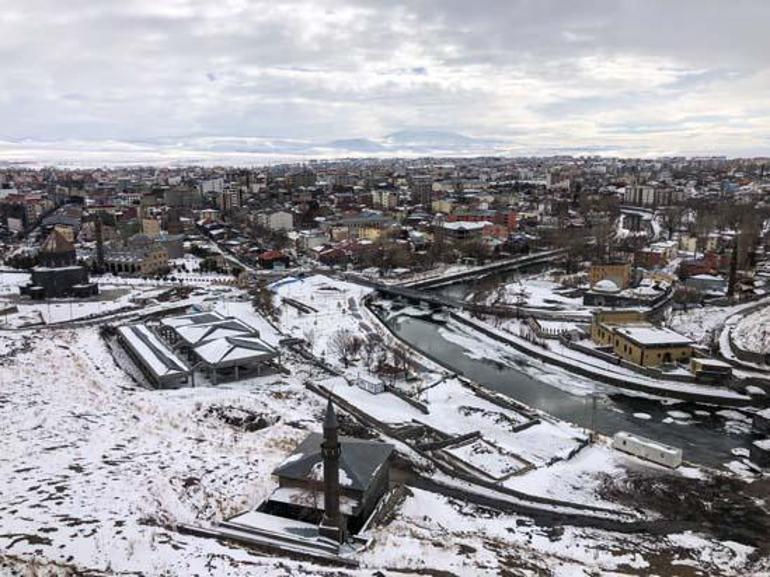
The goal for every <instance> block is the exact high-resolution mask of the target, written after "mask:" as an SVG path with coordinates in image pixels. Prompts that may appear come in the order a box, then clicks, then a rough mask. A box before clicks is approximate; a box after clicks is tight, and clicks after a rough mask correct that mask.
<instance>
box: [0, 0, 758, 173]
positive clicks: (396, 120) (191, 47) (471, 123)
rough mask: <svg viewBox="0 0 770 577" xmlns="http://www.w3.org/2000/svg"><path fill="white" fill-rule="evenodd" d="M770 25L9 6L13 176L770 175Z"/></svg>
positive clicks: (4, 89) (574, 1)
mask: <svg viewBox="0 0 770 577" xmlns="http://www.w3.org/2000/svg"><path fill="white" fill-rule="evenodd" d="M768 22H770V2H768V1H767V0H751V1H750V0H722V1H716V0H713V1H710V0H675V1H674V0H664V1H654V0H638V1H624V0H594V1H590V0H562V1H545V0H499V1H489V0H473V1H470V0H416V1H410V2H398V1H382V2H375V1H366V0H344V1H324V0H320V1H319V0H308V1H293V0H289V1H287V0H281V1H273V2H255V1H246V0H120V1H113V0H66V1H61V0H0V63H2V64H0V67H1V68H0V71H1V72H2V78H1V81H0V159H28V158H29V159H36V158H42V157H46V155H48V157H50V158H53V157H56V155H60V156H61V157H62V158H63V157H67V156H69V157H77V156H82V157H86V158H91V159H93V160H94V161H99V160H104V161H108V160H109V159H110V158H116V157H117V156H120V155H124V156H126V155H129V156H130V155H135V156H137V157H143V158H145V159H147V160H152V161H154V160H163V159H168V158H172V157H173V158H176V157H178V158H180V159H189V160H195V159H198V158H202V157H204V156H212V155H213V156H217V155H220V156H221V157H222V158H224V157H225V156H224V155H229V156H227V158H235V159H237V158H239V155H244V156H243V158H247V157H248V155H255V154H265V155H269V154H275V155H278V156H281V155H283V156H288V155H293V154H313V155H334V154H348V153H351V152H357V151H358V152H370V153H371V152H374V153H381V154H393V153H397V152H399V151H402V152H403V151H405V152H410V151H411V152H413V153H417V152H422V151H424V150H428V149H435V150H439V151H443V152H446V153H453V152H455V153H463V152H466V153H479V152H481V151H488V152H494V153H507V154H514V155H519V154H536V153H558V152H560V151H562V150H564V151H578V152H579V151H595V150H599V151H603V152H605V153H615V154H622V155H645V156H649V155H659V154H727V155H732V156H745V155H752V156H754V155H769V154H770V36H769V35H768V32H767V30H768ZM403 131H410V133H409V134H408V135H404V134H396V135H395V136H394V137H393V138H391V139H387V138H386V137H387V135H391V134H393V133H399V132H403ZM422 131H443V132H454V133H460V134H463V135H466V136H468V137H471V138H469V139H466V140H463V139H452V138H449V137H448V136H447V135H441V134H436V133H435V132H433V133H430V134H427V135H424V137H423V141H424V142H421V143H419V146H418V145H416V144H415V140H419V139H420V135H418V134H415V133H416V132H422ZM354 139H355V140H354ZM363 139H368V140H367V141H364V140H363ZM338 141H343V142H338ZM369 141H372V142H369ZM433 141H435V142H433ZM116 155H117V156H116Z"/></svg>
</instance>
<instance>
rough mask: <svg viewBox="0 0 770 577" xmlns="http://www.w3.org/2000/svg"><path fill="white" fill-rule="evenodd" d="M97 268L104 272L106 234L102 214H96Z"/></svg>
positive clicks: (98, 270)
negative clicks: (103, 228) (103, 230)
mask: <svg viewBox="0 0 770 577" xmlns="http://www.w3.org/2000/svg"><path fill="white" fill-rule="evenodd" d="M95 226H96V270H97V272H99V273H103V272H104V234H103V232H102V219H101V215H99V214H97V215H96V223H95Z"/></svg>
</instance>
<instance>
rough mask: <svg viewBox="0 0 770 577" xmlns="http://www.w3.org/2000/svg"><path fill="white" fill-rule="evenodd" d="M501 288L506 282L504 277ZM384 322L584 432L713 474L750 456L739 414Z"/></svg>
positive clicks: (427, 327) (433, 326) (422, 324)
mask: <svg viewBox="0 0 770 577" xmlns="http://www.w3.org/2000/svg"><path fill="white" fill-rule="evenodd" d="M500 280H501V281H505V280H506V277H505V276H504V275H501V277H500ZM484 284H485V285H487V286H489V285H488V284H487V283H484ZM474 286H476V283H472V284H469V285H465V284H462V283H461V284H457V285H452V286H451V287H446V288H444V289H441V291H442V292H447V293H450V294H452V296H454V297H460V298H461V297H462V296H463V295H464V294H467V293H468V292H470V291H472V290H473V287H474ZM397 310H398V308H397V307H396V308H393V309H391V312H393V311H397ZM386 316H387V315H382V317H383V320H384V321H385V322H386V323H387V324H388V326H390V328H391V329H392V330H393V331H394V332H395V333H396V334H397V335H398V336H399V337H401V338H402V339H403V340H405V341H406V342H408V343H409V344H411V345H412V346H413V347H414V348H416V349H418V350H420V351H422V352H424V353H426V354H427V355H428V356H430V357H432V358H434V359H435V360H437V361H438V362H440V363H441V364H443V365H444V366H446V367H448V368H450V369H451V370H453V371H455V372H457V373H458V374H461V375H464V376H465V377H467V378H469V379H471V380H473V381H475V382H477V383H479V384H481V385H484V386H486V387H488V388H490V389H493V390H495V391H499V392H500V393H503V394H505V395H507V396H509V397H511V398H513V399H516V400H518V401H521V402H523V403H525V404H527V405H529V406H531V407H535V408H537V409H540V410H543V411H545V412H547V413H549V414H551V415H554V416H556V417H558V418H561V419H564V420H566V421H570V422H572V423H575V424H577V425H579V426H581V427H587V428H591V427H592V428H593V429H595V430H597V431H599V432H601V433H604V434H606V435H612V434H614V433H616V432H617V431H621V430H622V431H628V432H631V433H635V434H638V435H642V436H645V437H648V438H650V439H655V440H657V441H660V442H663V443H666V444H669V445H673V446H676V447H679V448H681V449H682V452H683V457H684V459H686V460H689V461H693V462H696V463H700V464H703V465H707V466H711V467H719V466H720V465H722V464H724V463H726V462H729V461H731V460H734V459H735V456H734V454H733V453H732V451H733V450H734V449H737V448H742V449H748V447H749V445H750V444H751V441H752V435H751V427H750V422H748V421H747V418H746V417H745V416H742V415H741V414H740V413H738V412H737V411H732V410H725V409H718V408H714V407H709V406H703V405H696V404H693V403H685V402H676V401H670V402H669V401H666V402H662V401H659V400H654V399H650V398H647V397H644V396H639V395H634V394H631V393H627V392H624V391H621V390H620V389H617V388H615V387H611V386H609V385H606V384H604V383H600V382H598V381H592V380H590V379H586V378H584V377H573V376H572V375H570V374H569V373H566V372H563V371H561V370H559V369H556V368H554V370H553V371H550V370H548V371H547V372H546V371H543V370H542V365H541V364H539V363H537V362H532V361H531V360H529V359H528V358H527V357H526V356H525V355H523V354H521V353H519V352H517V351H514V350H513V349H511V348H509V347H505V346H504V345H502V344H499V343H496V344H497V346H498V347H499V348H500V349H502V350H501V351H500V352H501V353H502V354H501V355H500V354H498V355H494V357H493V359H494V360H490V359H489V358H479V356H480V355H479V352H478V350H474V346H473V344H472V341H471V342H470V343H469V342H468V338H467V336H468V335H467V333H464V331H462V330H460V329H458V328H456V327H452V326H451V325H446V324H443V323H441V322H438V321H435V320H433V319H432V318H430V317H425V316H419V317H417V316H411V315H409V314H395V315H390V316H389V318H386ZM458 337H459V338H458ZM479 338H481V337H480V336H479ZM594 406H595V408H594ZM684 413H687V415H684Z"/></svg>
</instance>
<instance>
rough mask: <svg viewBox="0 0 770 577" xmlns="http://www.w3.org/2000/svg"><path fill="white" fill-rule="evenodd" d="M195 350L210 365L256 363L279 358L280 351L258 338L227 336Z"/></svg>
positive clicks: (208, 342)
mask: <svg viewBox="0 0 770 577" xmlns="http://www.w3.org/2000/svg"><path fill="white" fill-rule="evenodd" d="M193 350H194V351H195V354H196V355H197V356H198V357H199V358H200V359H201V360H202V361H203V362H205V363H206V364H208V365H226V364H234V363H236V362H241V363H247V362H255V361H260V360H268V359H272V358H274V357H276V356H278V351H276V350H275V349H274V348H273V347H271V346H270V345H268V344H267V343H266V342H265V341H263V340H261V339H260V338H259V337H258V336H226V337H222V338H218V339H216V340H210V341H207V342H205V343H203V344H201V345H198V346H197V347H195V349H193Z"/></svg>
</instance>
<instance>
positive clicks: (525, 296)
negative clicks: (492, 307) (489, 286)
mask: <svg viewBox="0 0 770 577" xmlns="http://www.w3.org/2000/svg"><path fill="white" fill-rule="evenodd" d="M565 292H566V293H569V292H570V289H567V290H565V288H564V287H563V286H562V285H561V284H559V283H555V282H553V281H551V280H549V275H548V273H543V274H540V275H537V276H534V277H527V278H523V279H521V280H518V281H516V282H512V283H509V284H507V285H504V286H502V287H500V288H499V289H497V290H495V291H492V292H491V293H490V294H489V295H488V297H487V299H486V303H487V304H501V305H505V304H508V305H519V304H520V305H522V306H527V307H536V308H548V309H558V310H583V308H584V307H583V298H582V297H570V296H567V295H566V294H564V293H565Z"/></svg>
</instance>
